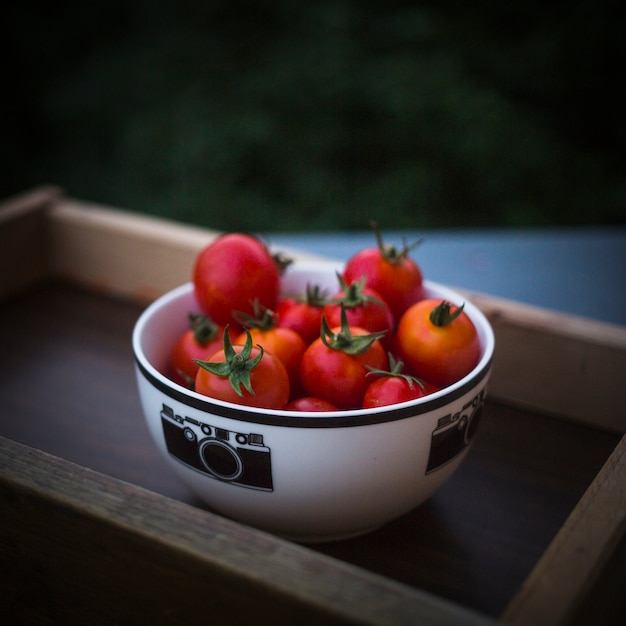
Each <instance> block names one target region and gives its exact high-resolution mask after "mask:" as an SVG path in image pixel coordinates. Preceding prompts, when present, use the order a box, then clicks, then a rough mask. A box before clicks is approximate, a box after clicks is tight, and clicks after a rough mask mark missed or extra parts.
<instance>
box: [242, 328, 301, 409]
mask: <svg viewBox="0 0 626 626" xmlns="http://www.w3.org/2000/svg"><path fill="white" fill-rule="evenodd" d="M248 331H249V333H250V335H251V337H252V343H253V344H254V345H260V346H262V347H263V348H264V349H265V351H266V352H269V353H271V354H273V355H274V356H275V357H277V358H279V359H280V361H281V363H282V364H283V365H284V366H285V369H286V370H287V374H288V375H289V386H290V395H291V397H296V396H298V395H299V394H300V391H301V386H300V362H301V361H302V356H303V355H304V351H305V350H306V347H307V346H306V344H305V343H304V339H302V337H301V336H300V335H299V334H298V333H297V332H296V331H295V330H292V329H291V328H280V327H277V326H273V327H271V328H267V329H264V328H250V329H248ZM246 335H247V333H246V332H245V331H244V332H243V333H241V334H240V335H239V336H238V337H236V338H235V340H234V342H233V343H234V344H239V345H243V344H244V343H245V341H246Z"/></svg>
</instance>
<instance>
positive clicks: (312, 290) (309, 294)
mask: <svg viewBox="0 0 626 626" xmlns="http://www.w3.org/2000/svg"><path fill="white" fill-rule="evenodd" d="M296 300H297V301H298V302H300V303H302V304H308V305H309V306H313V307H317V308H319V309H321V308H322V307H324V306H326V304H327V303H328V302H329V298H328V291H327V290H326V289H322V288H321V287H320V286H319V285H312V284H311V283H307V284H306V290H305V291H304V294H302V295H301V296H300V297H299V298H296Z"/></svg>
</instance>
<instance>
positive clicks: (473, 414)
mask: <svg viewBox="0 0 626 626" xmlns="http://www.w3.org/2000/svg"><path fill="white" fill-rule="evenodd" d="M484 399H485V389H482V390H481V391H480V393H478V394H477V395H476V396H475V397H474V398H473V399H472V400H471V401H470V402H468V403H467V404H465V406H464V407H463V408H462V409H461V411H459V412H458V413H454V414H453V413H448V414H447V415H444V416H443V417H441V418H439V420H438V421H437V427H436V428H435V430H434V431H433V434H432V439H431V444H430V455H429V457H428V466H427V467H426V473H427V474H429V473H430V472H434V471H435V470H436V469H439V468H440V467H441V466H443V465H445V464H446V463H448V461H451V460H452V459H453V458H454V457H455V456H456V455H457V454H459V453H460V452H462V451H463V450H464V449H465V448H466V447H467V446H468V445H469V444H470V443H471V442H472V440H473V439H474V436H475V434H476V430H477V428H478V424H479V422H480V417H481V415H482V410H483V405H484Z"/></svg>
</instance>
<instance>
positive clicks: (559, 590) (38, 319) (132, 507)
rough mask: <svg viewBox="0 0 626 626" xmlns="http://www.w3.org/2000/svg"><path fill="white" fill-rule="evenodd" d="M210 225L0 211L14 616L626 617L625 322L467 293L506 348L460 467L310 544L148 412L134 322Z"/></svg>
mask: <svg viewBox="0 0 626 626" xmlns="http://www.w3.org/2000/svg"><path fill="white" fill-rule="evenodd" d="M215 234H216V233H214V232H210V231H206V230H202V229H197V228H192V227H187V226H182V225H180V224H175V223H172V222H169V221H164V220H158V219H153V218H147V217H141V216H136V215H132V214H130V213H128V212H122V211H117V210H113V209H109V208H106V207H101V206H94V205H89V204H87V203H84V202H78V201H76V200H72V199H68V198H66V197H64V196H63V194H62V193H61V192H60V191H59V190H56V189H52V188H42V189H37V190H34V191H32V192H29V193H27V194H25V195H23V196H20V197H16V198H12V199H10V200H8V201H6V202H5V203H4V204H3V205H1V206H0V320H1V321H2V324H0V357H1V360H0V435H1V437H0V506H1V507H2V508H1V511H2V516H1V522H0V533H1V534H0V537H1V543H0V546H1V554H2V559H1V561H0V565H1V566H2V571H3V572H4V573H5V576H4V579H5V584H4V588H3V594H2V599H3V608H5V614H8V615H10V616H12V617H13V618H14V619H13V621H12V623H36V624H46V623H58V622H62V623H87V621H88V622H89V623H92V624H93V623H103V624H104V623H107V624H109V623H142V624H145V623H149V622H150V620H155V621H156V622H158V623H186V624H189V623H206V622H207V621H210V620H212V621H216V622H217V623H227V620H228V622H229V623H233V624H239V623H254V624H258V623H265V622H269V623H271V622H273V623H280V624H283V623H284V624H290V625H291V624H293V623H299V624H308V623H311V624H319V623H324V624H348V623H349V624H426V623H428V624H431V623H436V624H493V623H506V624H520V625H522V624H528V625H532V626H538V625H541V624H579V623H580V624H583V623H587V622H588V620H589V616H593V620H592V621H593V623H594V624H603V623H607V624H608V623H614V622H613V621H612V620H613V619H615V618H616V616H619V615H621V616H623V615H624V614H625V611H626V607H625V601H624V594H623V593H622V584H623V583H622V581H623V579H624V576H623V575H624V573H625V572H626V540H625V529H626V497H625V492H626V438H624V436H623V433H624V431H626V415H625V412H624V406H626V392H625V387H626V386H625V385H624V382H625V381H624V372H626V329H624V328H622V327H618V326H612V325H608V324H604V323H596V322H593V321H590V320H586V319H581V318H575V317H571V316H566V315H562V314H556V313H552V312H549V311H545V310H540V309H536V308H532V307H527V306H522V305H520V304H517V303H513V302H509V301H503V300H499V299H495V298H492V297H489V296H486V295H483V294H466V295H467V297H468V298H470V299H471V300H472V301H473V302H475V303H476V304H477V305H478V306H479V307H480V308H481V309H482V310H483V311H484V312H485V313H486V314H487V315H488V317H489V318H490V320H491V322H492V324H493V326H494V330H495V333H496V342H497V349H496V358H495V362H494V372H493V376H492V380H491V382H490V391H489V393H490V400H489V402H488V404H487V407H486V411H485V416H484V419H483V420H482V421H481V430H480V431H479V434H478V436H477V440H476V443H475V446H474V448H473V449H472V451H471V453H470V454H469V455H468V457H467V459H466V461H465V462H464V464H463V465H462V466H461V468H460V469H459V471H458V472H457V473H456V474H455V475H454V476H453V478H452V479H451V480H450V481H449V483H447V484H446V485H445V486H444V487H443V488H442V489H441V490H440V491H439V492H438V493H437V494H435V496H433V498H431V500H430V501H429V502H427V503H425V504H424V505H422V506H421V507H418V508H417V509H416V510H415V511H413V512H411V513H409V514H407V515H406V516H404V517H403V518H401V519H400V520H397V521H396V522H393V523H391V524H389V525H387V526H385V527H384V528H382V529H380V530H379V531H376V532H374V533H371V534H370V535H367V536H365V537H362V538H358V539H354V540H350V541H344V542H337V543H332V544H322V545H316V546H302V545H296V544H293V543H290V542H286V541H284V540H282V539H280V538H277V537H274V536H272V535H269V534H266V533H262V532H260V531H257V530H255V529H252V528H248V527H246V526H244V525H241V524H238V523H235V522H233V521H231V520H227V519H225V518H222V517H220V516H217V515H215V514H213V513H211V512H210V511H207V510H206V509H204V508H203V507H202V506H201V505H199V503H198V502H196V501H195V500H194V498H193V496H191V494H190V493H189V492H188V491H187V490H186V488H185V487H184V486H183V485H181V484H180V483H179V482H178V481H177V480H176V479H175V478H174V477H173V476H171V474H170V472H169V471H168V469H167V467H166V465H165V463H164V461H163V460H162V459H161V458H160V456H159V454H158V452H157V450H156V448H155V446H154V445H153V444H152V442H151V441H150V439H149V436H148V432H147V429H146V427H145V425H144V423H143V417H142V415H141V409H140V407H139V400H138V397H137V394H136V390H135V381H134V373H133V364H132V353H131V349H130V333H131V331H132V326H133V324H134V322H135V320H136V319H137V316H138V315H139V313H140V312H141V310H142V309H143V307H144V306H145V305H146V303H147V302H149V301H150V300H152V299H153V298H154V297H156V296H158V295H160V294H161V293H163V292H164V291H167V290H168V289H171V288H172V287H175V286H177V285H179V284H181V283H183V282H186V281H187V280H189V274H190V268H191V266H192V263H193V260H194V258H195V255H196V254H197V252H198V250H199V249H200V248H201V247H202V246H204V245H206V243H208V241H210V239H211V238H212V237H214V236H215ZM285 252H288V253H290V254H291V255H292V256H294V257H296V258H310V257H311V255H304V254H302V253H300V252H298V251H293V250H286V251H285ZM7 573H8V575H7ZM615 623H618V622H615Z"/></svg>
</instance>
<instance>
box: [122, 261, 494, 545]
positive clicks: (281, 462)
mask: <svg viewBox="0 0 626 626" xmlns="http://www.w3.org/2000/svg"><path fill="white" fill-rule="evenodd" d="M338 269H341V267H340V266H338V265H336V264H332V263H314V264H310V263H302V264H294V265H293V266H291V267H290V268H289V269H288V270H287V272H286V274H285V276H284V285H285V288H286V289H288V290H290V289H296V288H299V287H300V288H302V287H304V286H305V285H306V284H307V282H310V283H314V284H319V285H320V286H322V287H325V288H328V289H329V290H330V292H331V293H332V292H334V291H335V289H336V286H337V282H336V281H337V278H336V275H335V271H336V270H338ZM425 288H426V295H427V296H434V297H437V298H442V299H444V298H445V299H446V300H448V301H450V302H452V303H455V304H461V302H463V299H462V298H461V296H459V294H457V293H456V292H454V291H452V290H450V289H448V288H445V287H443V286H441V285H438V284H435V283H432V282H429V281H425ZM197 310H199V308H198V305H197V303H196V301H195V298H194V295H193V286H192V284H191V283H188V284H185V285H182V286H181V287H178V288H177V289H174V290H172V291H170V292H169V293H167V294H165V295H163V296H162V297H160V298H159V299H158V300H156V301H155V302H154V303H152V304H151V305H150V306H149V307H148V308H147V309H146V310H145V311H144V312H143V313H142V315H141V316H140V318H139V320H138V321H137V323H136V326H135V329H134V332H133V339H132V341H133V351H134V356H135V364H136V372H137V382H138V386H139V395H140V397H141V402H142V407H143V410H144V413H145V418H146V421H147V423H148V427H149V429H150V432H151V434H152V437H153V438H154V440H155V442H156V444H157V446H158V447H159V449H160V450H161V452H162V453H163V455H164V456H165V458H166V459H167V460H168V461H169V463H170V464H171V467H172V469H173V470H174V471H175V472H176V473H177V474H178V475H179V476H180V478H181V479H182V480H183V481H184V482H185V483H186V484H187V485H189V487H190V488H191V489H192V490H193V491H194V492H195V493H196V494H197V496H198V497H199V498H201V499H202V500H203V501H204V502H206V504H207V505H208V506H209V508H210V509H211V510H213V511H215V512H216V513H219V514H222V515H224V516H226V517H229V518H232V519H235V520H237V521H239V522H242V523H245V524H248V525H251V526H254V527H256V528H260V529H262V530H267V531H270V532H273V533H275V534H277V535H280V536H283V537H285V538H288V539H291V540H293V541H300V542H319V541H331V540H337V539H342V538H347V537H350V536H355V535H359V534H362V533H365V532H368V531H370V530H373V529H375V528H377V527H379V526H381V525H383V524H385V523H386V522H389V521H391V520H393V519H395V518H397V517H399V516H401V515H403V514H404V513H407V512H408V511H410V510H411V509H413V508H414V507H416V506H417V505H419V504H420V503H422V502H423V501H424V500H426V499H427V498H428V497H430V496H431V495H432V494H433V493H434V492H435V490H436V489H437V488H438V487H440V486H441V485H442V484H443V483H444V482H445V481H446V480H447V479H448V478H449V477H450V475H451V474H452V473H453V472H454V471H455V470H456V469H457V467H458V466H459V464H460V463H461V461H462V460H463V458H464V457H465V455H466V454H467V452H468V450H469V448H470V446H471V443H472V441H473V438H474V435H475V433H476V428H477V426H478V423H479V418H480V414H481V409H482V406H483V402H484V399H485V395H486V388H487V381H488V378H489V373H490V368H491V361H492V355H493V350H494V337H493V332H492V330H491V327H490V325H489V322H488V321H487V320H486V318H485V317H484V316H483V315H482V313H481V312H480V311H479V310H478V309H477V308H476V307H474V306H473V305H472V304H471V303H469V302H466V303H465V312H466V313H467V314H468V315H469V317H470V318H471V319H472V321H473V322H474V324H475V326H476V328H477V330H478V333H479V336H480V343H481V347H482V357H481V359H480V361H479V363H478V365H477V366H476V367H475V368H474V370H473V371H472V372H471V373H470V374H468V375H467V376H465V377H464V378H463V379H461V380H459V381H458V382H456V383H454V384H453V385H451V386H449V387H446V388H445V389H442V390H441V391H439V392H437V393H434V394H431V395H428V396H426V397H424V398H421V399H419V400H413V401H410V402H405V403H402V404H396V405H393V406H389V407H383V408H376V409H361V410H350V411H336V412H329V413H313V412H311V413H303V412H291V411H270V410H266V409H254V408H247V407H243V406H240V405H237V404H231V403H227V402H220V401H218V400H213V399H210V398H208V397H206V396H203V395H200V394H198V393H194V392H192V391H189V390H188V389H186V388H185V387H182V386H180V385H178V384H176V383H174V382H173V381H171V380H170V379H169V378H167V377H166V376H165V375H164V374H163V372H165V371H167V363H168V359H169V354H170V351H171V349H172V346H173V345H174V342H175V341H176V339H177V337H178V336H179V335H180V333H181V332H182V331H183V330H184V329H185V328H186V324H187V314H188V312H189V311H197Z"/></svg>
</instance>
